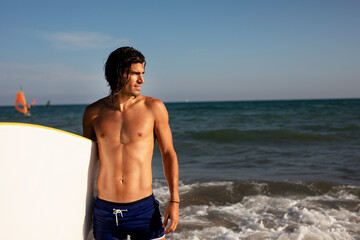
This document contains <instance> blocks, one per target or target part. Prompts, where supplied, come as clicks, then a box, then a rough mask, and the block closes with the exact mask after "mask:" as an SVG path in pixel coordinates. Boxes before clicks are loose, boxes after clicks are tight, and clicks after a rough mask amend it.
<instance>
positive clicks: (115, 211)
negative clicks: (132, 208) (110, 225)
mask: <svg viewBox="0 0 360 240" xmlns="http://www.w3.org/2000/svg"><path fill="white" fill-rule="evenodd" d="M113 210H114V212H113V214H114V215H115V217H116V226H119V223H118V213H120V214H121V217H122V218H123V217H124V216H123V212H127V209H124V210H120V209H115V208H114V209H113Z"/></svg>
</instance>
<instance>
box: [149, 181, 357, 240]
mask: <svg viewBox="0 0 360 240" xmlns="http://www.w3.org/2000/svg"><path fill="white" fill-rule="evenodd" d="M163 184H164V183H163V182H162V183H161V184H159V183H158V185H157V187H158V188H155V189H154V192H155V193H156V195H157V197H158V198H160V199H162V202H163V203H164V204H165V203H166V201H167V200H168V194H167V191H168V190H167V187H166V186H165V185H163ZM250 184H254V185H256V184H257V183H255V182H254V183H250ZM212 187H223V188H224V189H227V191H229V192H232V191H233V187H234V186H233V183H232V182H210V183H194V184H180V187H179V189H180V195H182V194H185V195H186V194H187V193H190V194H192V193H191V191H194V189H195V190H196V189H202V188H209V189H213V188H212ZM257 187H258V188H260V190H259V191H266V186H265V185H264V184H263V183H261V184H259V185H258V186H257ZM202 191H203V189H202ZM335 195H337V197H339V198H337V197H336V196H335ZM353 196H354V195H352V194H349V193H346V191H344V192H341V191H338V192H337V193H336V194H334V195H333V196H329V195H327V194H324V195H319V196H302V197H299V196H285V197H284V196H266V195H252V196H244V197H243V198H242V199H241V201H239V202H235V203H224V204H220V205H219V204H213V203H211V202H209V203H208V204H203V203H202V202H201V201H200V202H199V203H198V204H197V203H196V202H195V204H188V205H185V206H183V205H182V206H181V209H180V222H179V225H178V229H177V230H176V232H175V233H173V234H170V235H168V236H167V239H173V240H174V239H181V240H197V239H199V240H200V239H201V240H202V239H204V240H207V239H209V240H211V239H215V240H217V239H219V240H220V239H225V240H233V239H246V240H252V239H254V240H255V239H256V240H257V239H279V240H313V239H314V240H315V239H316V240H317V239H320V240H321V239H323V240H337V239H344V240H352V239H358V238H355V237H356V236H357V234H359V233H360V229H359V224H360V215H359V210H355V211H353V210H352V209H350V210H349V209H344V208H341V207H340V208H339V207H336V208H333V207H332V206H333V204H334V203H335V202H336V201H339V199H340V200H344V201H350V200H351V201H352V202H353V203H355V204H356V203H357V204H359V203H360V200H359V199H358V198H354V197H353ZM357 209H358V208H357Z"/></svg>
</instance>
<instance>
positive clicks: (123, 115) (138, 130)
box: [94, 111, 154, 144]
mask: <svg viewBox="0 0 360 240" xmlns="http://www.w3.org/2000/svg"><path fill="white" fill-rule="evenodd" d="M94 129H95V133H96V138H97V140H98V141H111V142H114V143H120V144H129V143H133V142H138V141H142V140H145V139H148V138H153V132H154V119H153V117H152V115H151V114H150V113H149V112H147V111H126V112H118V111H111V112H108V113H106V114H103V115H102V116H99V117H98V119H96V121H95V124H94Z"/></svg>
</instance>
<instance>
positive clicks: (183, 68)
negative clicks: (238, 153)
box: [0, 0, 360, 105]
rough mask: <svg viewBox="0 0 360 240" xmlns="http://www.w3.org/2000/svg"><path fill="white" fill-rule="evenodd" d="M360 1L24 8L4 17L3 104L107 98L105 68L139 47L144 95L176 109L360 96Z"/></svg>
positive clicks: (7, 7) (9, 4)
mask: <svg viewBox="0 0 360 240" xmlns="http://www.w3.org/2000/svg"><path fill="white" fill-rule="evenodd" d="M359 12H360V1H358V0H353V1H352V0H345V1H340V0H338V1H333V0H311V1H308V0H298V1H295V0H293V1H292V0H274V1H271V0H262V1H261V0H248V1H240V0H234V1H230V0H218V1H213V0H206V1H205V0H204V1H196V0H192V1H188V0H182V1H156V0H153V1H150V0H149V1H121V0H117V1H92V0H90V1H73V0H72V1H65V0H62V1H45V0H44V1H39V0H33V1H16V0H11V1H10V0H5V1H4V0H3V1H2V2H1V7H0V32H1V37H0V52H1V54H0V105H12V104H13V103H14V101H15V94H16V92H17V91H18V90H19V89H20V87H21V88H22V89H23V90H24V92H25V94H26V97H27V99H28V100H31V99H32V98H35V99H36V100H37V102H38V103H39V104H43V103H45V102H46V101H47V100H51V102H52V103H53V104H71V103H81V104H83V103H85V104H87V103H91V102H93V101H96V100H97V99H99V98H101V97H104V96H106V95H107V94H108V92H109V91H108V87H107V85H106V82H105V80H104V77H103V65H104V62H105V61H106V59H107V56H108V55H109V53H110V52H111V51H113V50H114V49H116V48H118V47H120V46H125V45H126V46H133V47H135V48H137V49H138V50H140V51H141V52H142V53H143V54H144V55H145V57H146V59H147V66H146V74H145V85H144V87H143V90H142V94H144V95H147V96H153V97H156V98H159V99H161V100H163V101H165V102H172V101H180V102H181V101H185V100H189V101H226V100H272V99H314V98H315V99H317V98H359V97H360V14H359Z"/></svg>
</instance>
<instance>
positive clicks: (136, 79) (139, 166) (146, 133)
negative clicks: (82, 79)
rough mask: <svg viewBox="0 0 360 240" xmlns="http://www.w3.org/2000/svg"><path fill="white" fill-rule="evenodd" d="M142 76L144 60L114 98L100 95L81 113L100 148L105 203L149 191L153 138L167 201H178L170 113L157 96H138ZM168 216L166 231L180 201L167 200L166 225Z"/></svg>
mask: <svg viewBox="0 0 360 240" xmlns="http://www.w3.org/2000/svg"><path fill="white" fill-rule="evenodd" d="M143 75H144V64H143V63H133V64H131V67H130V71H129V76H127V75H124V76H123V77H124V78H127V77H129V81H128V82H127V84H126V85H125V86H124V88H123V89H122V90H121V91H120V92H119V94H118V95H116V97H115V99H112V97H111V96H108V97H105V98H103V99H100V100H99V101H97V102H95V103H93V104H91V105H89V106H88V107H87V108H86V110H85V112H84V116H83V134H84V136H85V137H87V138H90V139H92V140H94V141H95V142H97V146H98V152H99V159H100V169H99V175H98V179H97V187H98V197H99V198H101V199H104V200H107V201H111V202H119V203H128V202H134V201H137V200H139V199H143V198H145V197H147V196H149V195H151V194H152V171H151V161H152V155H153V149H154V144H155V137H156V139H157V141H158V143H159V147H160V150H161V153H162V160H163V166H164V173H165V177H166V179H167V182H168V186H169V190H170V197H171V199H170V200H173V201H179V193H178V181H179V174H178V162H177V156H176V153H175V150H174V147H173V141H172V134H171V130H170V126H169V123H168V121H169V118H168V113H167V110H166V108H165V106H164V104H163V103H162V102H161V101H160V100H158V99H155V98H151V97H146V96H142V95H140V90H141V87H142V84H143V83H144V77H143ZM169 219H170V221H171V224H170V225H169V226H168V228H167V229H166V230H165V234H168V233H171V232H173V231H174V230H175V228H176V226H177V223H178V220H179V204H177V203H174V202H170V203H169V205H168V207H167V210H166V213H165V216H164V227H166V226H167V224H168V220H169ZM163 239H165V237H164V238H163Z"/></svg>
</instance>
